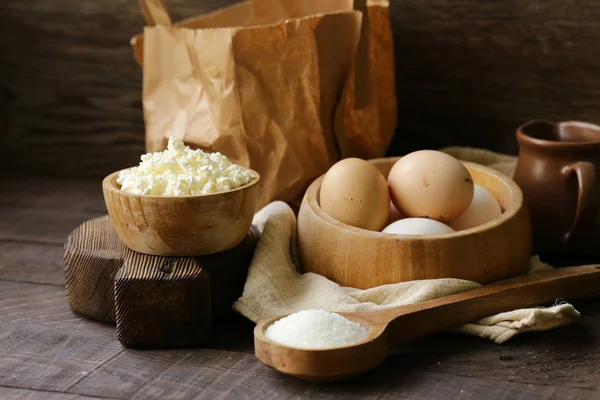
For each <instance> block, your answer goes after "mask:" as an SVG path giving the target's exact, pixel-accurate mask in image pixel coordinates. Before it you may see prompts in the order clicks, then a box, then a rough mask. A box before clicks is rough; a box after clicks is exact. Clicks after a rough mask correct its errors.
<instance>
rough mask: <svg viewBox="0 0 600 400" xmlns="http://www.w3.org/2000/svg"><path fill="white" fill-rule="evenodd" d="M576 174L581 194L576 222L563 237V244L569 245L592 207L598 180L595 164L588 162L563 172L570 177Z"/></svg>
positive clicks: (571, 165) (565, 169) (580, 162)
mask: <svg viewBox="0 0 600 400" xmlns="http://www.w3.org/2000/svg"><path fill="white" fill-rule="evenodd" d="M573 172H575V174H576V175H577V186H578V188H579V194H578V196H577V210H576V211H575V220H574V221H573V225H571V229H570V230H569V231H568V232H567V233H566V234H565V236H564V237H563V243H567V242H568V241H569V239H570V238H571V236H573V233H575V232H576V229H577V227H578V226H579V225H580V223H581V222H582V220H583V219H584V218H585V216H586V214H587V212H588V210H589V208H590V207H591V206H592V201H593V195H594V193H593V190H594V186H595V180H596V168H595V167H594V164H592V163H591V162H588V161H578V162H575V163H573V164H569V165H567V166H565V167H564V168H563V170H562V173H563V175H564V176H569V175H570V174H571V173H573Z"/></svg>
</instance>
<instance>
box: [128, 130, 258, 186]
mask: <svg viewBox="0 0 600 400" xmlns="http://www.w3.org/2000/svg"><path fill="white" fill-rule="evenodd" d="M253 179H255V176H254V174H253V173H252V171H250V170H249V169H247V168H244V167H241V166H239V165H236V164H233V163H232V162H231V161H229V159H228V158H227V157H225V156H224V155H223V154H221V153H206V152H204V151H202V150H191V149H190V148H189V147H188V146H186V145H185V144H184V143H183V141H182V140H180V139H176V138H174V137H170V138H169V145H168V147H167V149H166V150H165V151H163V152H157V153H148V154H144V155H143V156H142V162H141V163H140V165H139V166H138V167H133V168H129V169H127V170H124V171H121V173H119V177H118V178H117V183H118V184H120V185H121V190H122V191H124V192H129V193H135V194H147V195H162V196H187V195H202V194H210V193H217V192H223V191H227V190H232V189H235V188H238V187H240V186H243V185H245V184H247V183H249V182H250V181H252V180H253Z"/></svg>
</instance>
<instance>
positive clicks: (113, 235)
mask: <svg viewBox="0 0 600 400" xmlns="http://www.w3.org/2000/svg"><path fill="white" fill-rule="evenodd" d="M257 239H258V231H257V230H256V229H255V228H251V229H250V230H249V231H248V232H247V235H246V237H245V238H244V240H243V241H242V243H240V245H239V246H236V247H235V248H233V249H231V250H228V251H225V252H221V253H217V254H213V255H207V256H200V257H163V256H150V255H146V254H141V253H137V252H134V251H131V250H129V249H128V248H127V247H125V245H124V244H123V243H122V242H121V241H120V240H119V236H118V235H117V232H116V231H115V228H114V227H113V225H112V224H111V222H110V220H109V218H108V216H103V217H99V218H94V219H91V220H89V221H86V222H84V223H83V224H82V225H80V226H78V227H77V228H76V229H75V230H74V231H73V233H72V234H71V235H69V238H68V239H67V242H66V243H65V248H64V262H65V268H64V271H65V291H66V296H67V301H68V303H69V306H70V307H71V309H72V310H73V311H74V312H76V313H78V314H80V315H83V316H86V317H89V318H92V319H95V320H98V321H103V322H111V323H116V330H117V339H119V341H120V342H121V344H123V345H124V346H125V347H131V348H176V347H195V346H200V345H202V344H203V343H205V342H206V341H207V340H208V339H209V338H210V336H211V334H212V332H213V325H214V324H215V323H219V322H221V321H223V320H224V319H227V318H228V317H230V314H231V305H232V304H233V302H234V301H235V300H236V299H237V298H238V297H239V296H240V295H241V293H242V289H243V287H244V282H245V278H246V274H247V270H248V266H249V265H250V261H251V259H252V254H253V253H254V247H255V245H256V242H257Z"/></svg>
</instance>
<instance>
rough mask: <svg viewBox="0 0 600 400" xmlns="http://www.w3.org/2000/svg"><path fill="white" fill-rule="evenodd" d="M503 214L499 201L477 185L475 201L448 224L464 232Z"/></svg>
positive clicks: (474, 195) (474, 194)
mask: <svg viewBox="0 0 600 400" xmlns="http://www.w3.org/2000/svg"><path fill="white" fill-rule="evenodd" d="M501 214H502V209H501V208H500V204H498V200H496V199H495V198H494V196H492V195H491V194H490V192H488V191H487V190H485V189H484V188H482V187H481V186H479V185H475V191H474V193H473V200H472V201H471V205H470V206H469V208H467V210H466V211H465V212H464V213H462V214H461V215H459V216H458V217H456V218H455V219H453V220H452V221H450V222H448V225H450V226H451V227H452V228H453V229H454V230H457V231H459V230H463V229H469V228H473V227H475V226H478V225H482V224H485V223H486V222H488V221H491V220H492V219H494V218H497V217H499V216H500V215H501Z"/></svg>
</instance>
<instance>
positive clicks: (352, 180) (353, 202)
mask: <svg viewBox="0 0 600 400" xmlns="http://www.w3.org/2000/svg"><path fill="white" fill-rule="evenodd" d="M319 202H320V204H321V208H322V209H323V211H325V212H326V213H327V214H329V215H330V216H332V217H333V218H335V219H337V220H338V221H341V222H343V223H345V224H348V225H352V226H356V227H358V228H363V229H369V230H372V231H380V230H381V229H383V228H384V227H385V226H386V223H387V220H388V215H389V213H390V195H389V192H388V187H387V182H386V180H385V177H384V176H383V175H382V174H381V172H379V170H378V169H377V168H375V167H374V166H373V165H371V164H369V163H368V162H366V161H365V160H361V159H359V158H346V159H344V160H342V161H339V162H337V163H336V164H335V165H333V166H332V167H331V168H330V169H329V171H327V173H326V174H325V178H323V183H321V193H320V197H319Z"/></svg>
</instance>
